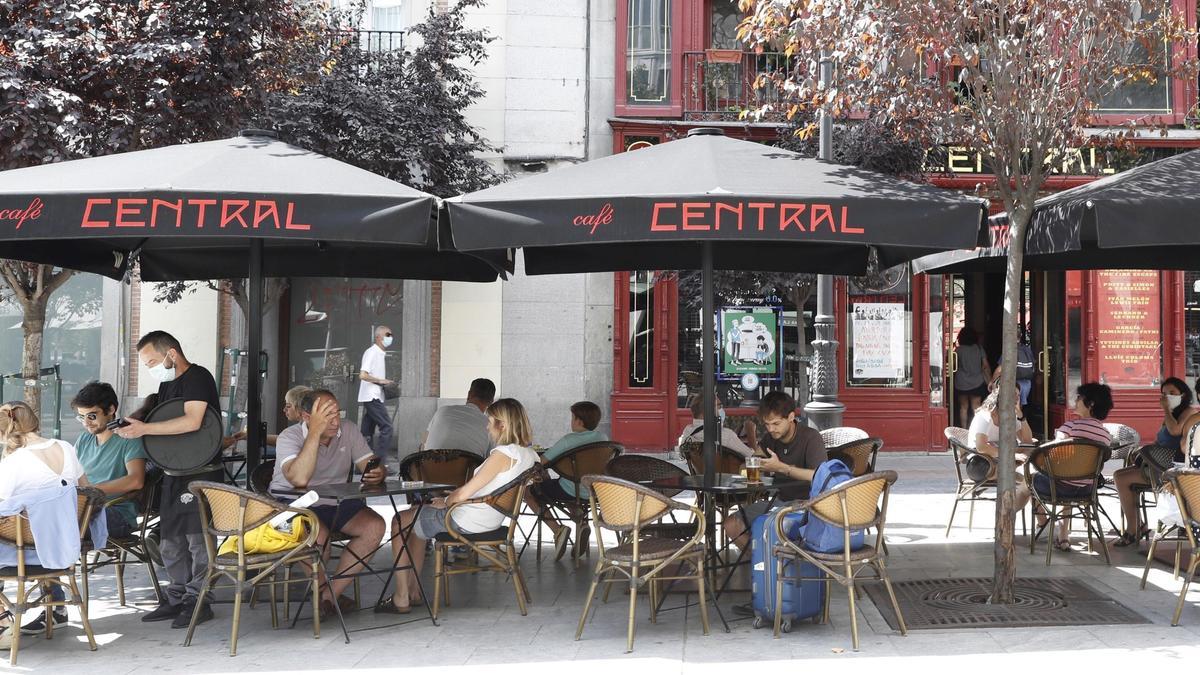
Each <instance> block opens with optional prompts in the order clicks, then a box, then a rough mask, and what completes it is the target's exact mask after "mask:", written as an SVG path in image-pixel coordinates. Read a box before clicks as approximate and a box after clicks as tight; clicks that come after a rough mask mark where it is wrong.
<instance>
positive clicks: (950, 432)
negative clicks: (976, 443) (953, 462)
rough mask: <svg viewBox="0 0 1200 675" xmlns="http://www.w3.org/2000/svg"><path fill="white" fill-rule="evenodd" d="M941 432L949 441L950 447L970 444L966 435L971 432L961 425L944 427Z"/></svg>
mask: <svg viewBox="0 0 1200 675" xmlns="http://www.w3.org/2000/svg"><path fill="white" fill-rule="evenodd" d="M942 433H943V434H945V435H946V441H947V442H949V443H950V447H951V448H955V446H958V447H960V448H965V447H967V446H968V445H969V444H970V441H969V439H968V436H969V435H970V433H971V432H970V431H968V430H966V429H964V428H962V427H946V428H945V429H944V430H943V431H942Z"/></svg>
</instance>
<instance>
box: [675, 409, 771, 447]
mask: <svg viewBox="0 0 1200 675" xmlns="http://www.w3.org/2000/svg"><path fill="white" fill-rule="evenodd" d="M691 407H692V423H691V424H689V425H687V426H686V427H684V428H683V433H682V434H680V435H679V445H683V444H684V443H703V442H704V397H703V396H700V395H696V396H694V397H693V398H692V406H691ZM717 422H718V423H719V424H720V425H721V440H720V443H721V445H723V446H725V447H727V448H729V449H730V450H733V451H734V452H736V453H738V454H739V455H741V456H743V457H749V456H750V455H753V454H754V451H753V450H751V449H750V446H748V445H746V444H745V443H743V442H742V439H740V438H738V435H737V433H736V432H734V430H733V429H730V428H729V427H727V426H725V408H723V407H721V401H720V400H719V399H718V400H717ZM745 433H746V435H747V437H749V438H754V437H755V434H756V433H757V429H755V428H754V421H753V420H749V419H747V420H746V429H745Z"/></svg>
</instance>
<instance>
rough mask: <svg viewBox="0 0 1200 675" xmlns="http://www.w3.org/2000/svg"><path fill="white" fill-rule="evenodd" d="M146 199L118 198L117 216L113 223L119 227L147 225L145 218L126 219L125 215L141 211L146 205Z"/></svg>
mask: <svg viewBox="0 0 1200 675" xmlns="http://www.w3.org/2000/svg"><path fill="white" fill-rule="evenodd" d="M145 203H146V200H145V199H131V198H130V199H118V200H117V217H116V219H115V220H114V221H113V225H116V226H117V227H145V226H146V221H144V220H126V219H125V216H132V215H135V214H137V213H139V212H140V211H141V209H140V208H138V207H141V206H143V205H145Z"/></svg>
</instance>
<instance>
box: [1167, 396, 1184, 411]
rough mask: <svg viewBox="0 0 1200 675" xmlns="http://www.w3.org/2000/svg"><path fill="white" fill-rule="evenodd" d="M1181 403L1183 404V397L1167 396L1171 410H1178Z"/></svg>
mask: <svg viewBox="0 0 1200 675" xmlns="http://www.w3.org/2000/svg"><path fill="white" fill-rule="evenodd" d="M1181 403H1183V396H1182V395H1180V394H1167V405H1169V406H1171V410H1174V409H1176V408H1178V407H1179V405H1180V404H1181Z"/></svg>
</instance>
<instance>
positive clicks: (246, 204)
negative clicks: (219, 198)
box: [218, 199, 250, 230]
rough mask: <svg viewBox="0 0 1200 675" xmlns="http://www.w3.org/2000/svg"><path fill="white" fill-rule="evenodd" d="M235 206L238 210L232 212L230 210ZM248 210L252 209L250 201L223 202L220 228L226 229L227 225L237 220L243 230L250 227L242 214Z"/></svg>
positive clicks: (232, 200)
mask: <svg viewBox="0 0 1200 675" xmlns="http://www.w3.org/2000/svg"><path fill="white" fill-rule="evenodd" d="M235 206H236V207H237V210H236V211H232V212H231V211H230V209H232V208H233V207H235ZM248 208H250V200H249V199H226V200H225V201H223V202H221V224H220V225H218V227H220V228H221V229H225V226H226V225H228V224H229V223H231V222H233V221H235V220H236V221H238V222H239V223H241V224H242V229H243V230H244V229H246V228H248V227H250V224H249V223H247V222H246V219H245V218H244V217H242V212H243V211H245V210H246V209H248Z"/></svg>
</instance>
